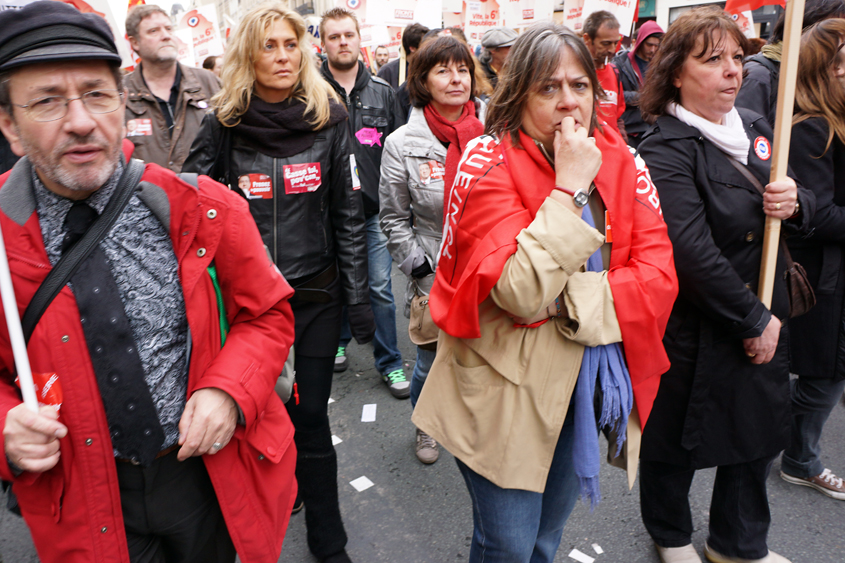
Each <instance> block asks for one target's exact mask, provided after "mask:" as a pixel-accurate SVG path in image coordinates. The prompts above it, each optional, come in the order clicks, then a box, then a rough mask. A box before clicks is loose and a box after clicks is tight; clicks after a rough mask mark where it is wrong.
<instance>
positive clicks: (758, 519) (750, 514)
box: [640, 456, 776, 559]
mask: <svg viewBox="0 0 845 563" xmlns="http://www.w3.org/2000/svg"><path fill="white" fill-rule="evenodd" d="M775 457H776V456H772V457H765V458H762V459H757V460H754V461H749V462H746V463H738V464H735V465H723V466H720V467H718V468H717V470H716V482H715V483H714V484H713V497H712V498H711V500H710V530H709V531H710V535H709V537H708V539H707V543H708V544H710V547H712V548H713V549H714V550H716V551H717V552H719V553H721V554H722V555H726V556H729V557H738V558H741V559H762V558H763V557H765V556H766V554H767V553H768V552H769V550H768V547H767V546H766V536H767V535H768V533H769V524H770V523H771V514H770V513H769V499H768V496H767V494H766V478H767V477H768V476H769V471H770V470H771V468H772V462H773V461H774V459H775ZM694 475H695V469H690V468H687V467H679V466H676V465H670V464H667V463H660V462H655V461H641V462H640V509H641V511H642V517H643V523H644V524H645V527H646V529H647V530H648V533H649V534H650V535H651V537H652V539H654V542H655V543H656V544H657V545H659V546H661V547H683V546H685V545H689V544H690V542H691V538H692V531H693V524H692V513H691V512H690V504H689V490H690V485H692V478H693V476H694Z"/></svg>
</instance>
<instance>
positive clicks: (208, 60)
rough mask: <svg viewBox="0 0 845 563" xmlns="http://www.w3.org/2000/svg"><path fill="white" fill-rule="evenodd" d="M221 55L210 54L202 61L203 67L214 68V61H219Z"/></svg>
mask: <svg viewBox="0 0 845 563" xmlns="http://www.w3.org/2000/svg"><path fill="white" fill-rule="evenodd" d="M219 56H220V55H209V56H207V57H206V58H205V60H204V61H203V62H202V68H204V69H205V70H214V63H216V62H217V57H219Z"/></svg>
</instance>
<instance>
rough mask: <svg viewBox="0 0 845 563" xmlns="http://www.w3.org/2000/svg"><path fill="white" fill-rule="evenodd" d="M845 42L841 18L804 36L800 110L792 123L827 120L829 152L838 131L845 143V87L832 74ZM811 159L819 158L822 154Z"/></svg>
mask: <svg viewBox="0 0 845 563" xmlns="http://www.w3.org/2000/svg"><path fill="white" fill-rule="evenodd" d="M843 41H845V20H842V19H838V18H836V19H829V20H823V21H821V22H819V23H817V24H816V25H814V26H812V27H811V28H809V29H807V30H806V31H805V32H804V33H803V34H802V35H801V50H800V52H799V55H798V80H797V84H796V87H795V110H796V111H795V117H794V118H793V121H792V122H793V123H799V122H801V121H804V120H805V119H808V118H810V117H821V118H824V120H825V121H827V124H828V127H829V129H830V133H829V135H828V139H827V147H825V151H827V149H828V148H829V147H830V143H831V142H832V141H833V134H834V132H835V133H836V136H837V137H839V140H840V141H842V142H843V143H845V88H842V84H841V83H840V82H839V80H838V79H837V78H836V77H834V76H833V72H832V70H833V65H834V63H835V61H836V54H837V53H838V52H839V49H840V48H841V47H842V43H843ZM811 156H813V157H815V158H819V157H821V156H822V155H811Z"/></svg>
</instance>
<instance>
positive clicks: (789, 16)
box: [757, 0, 804, 308]
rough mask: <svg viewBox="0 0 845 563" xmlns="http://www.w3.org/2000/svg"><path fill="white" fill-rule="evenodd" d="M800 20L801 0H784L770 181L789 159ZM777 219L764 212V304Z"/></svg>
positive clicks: (768, 300) (781, 176)
mask: <svg viewBox="0 0 845 563" xmlns="http://www.w3.org/2000/svg"><path fill="white" fill-rule="evenodd" d="M803 20H804V0H787V3H786V17H785V19H784V22H785V25H784V30H783V55H782V56H781V62H780V78H779V81H778V103H777V111H776V113H775V120H776V121H775V138H774V146H773V147H772V153H773V154H772V171H771V174H770V176H769V181H770V182H775V181H778V180H785V179H786V167H787V164H788V163H789V141H790V139H791V137H792V110H793V107H794V105H795V83H796V80H797V76H798V49H799V48H800V46H801V23H802V21H803ZM780 223H781V221H780V219H775V218H774V217H769V216H766V230H765V232H764V234H763V260H762V262H761V264H760V283H759V286H758V290H757V297H759V298H760V301H762V302H763V305H765V306H766V307H768V308H771V306H772V289H773V288H774V282H775V266H776V265H777V261H778V245H779V243H780Z"/></svg>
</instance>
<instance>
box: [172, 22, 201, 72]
mask: <svg viewBox="0 0 845 563" xmlns="http://www.w3.org/2000/svg"><path fill="white" fill-rule="evenodd" d="M173 40H174V41H175V42H176V50H177V52H178V54H177V55H176V60H177V61H179V62H180V63H182V64H183V65H185V66H189V67H196V66H197V59H196V58H195V57H194V37H193V33H192V32H191V30H190V29H177V30H176V31H175V32H174V33H173Z"/></svg>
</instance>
